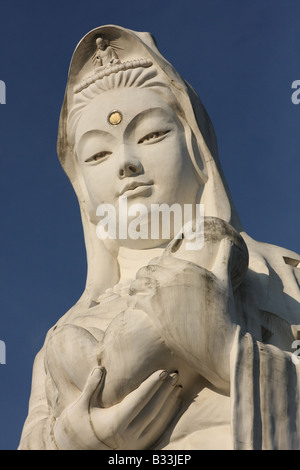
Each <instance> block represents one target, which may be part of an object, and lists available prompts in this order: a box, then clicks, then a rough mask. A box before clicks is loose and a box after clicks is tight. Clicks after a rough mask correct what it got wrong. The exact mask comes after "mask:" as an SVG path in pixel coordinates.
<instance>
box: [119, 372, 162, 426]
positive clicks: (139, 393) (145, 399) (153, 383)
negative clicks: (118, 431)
mask: <svg viewBox="0 0 300 470" xmlns="http://www.w3.org/2000/svg"><path fill="white" fill-rule="evenodd" d="M169 376H170V375H169V373H168V371H165V370H158V371H156V372H154V373H153V374H151V375H150V376H149V377H148V378H147V379H146V380H144V382H142V383H141V385H140V386H139V387H138V388H137V389H136V390H134V391H133V392H131V393H130V394H129V395H127V396H126V397H125V398H124V400H123V401H122V402H121V403H119V404H118V405H116V406H118V407H119V410H118V417H119V419H120V420H121V422H122V423H123V425H124V426H125V427H127V426H129V424H130V423H131V422H132V421H133V420H134V418H136V416H138V415H139V413H141V411H142V410H143V409H144V408H145V406H146V405H147V404H148V403H149V402H150V400H151V399H152V397H153V396H154V395H155V394H156V393H157V391H158V390H159V389H161V388H162V387H163V386H164V384H165V383H166V382H167V379H168V378H169Z"/></svg>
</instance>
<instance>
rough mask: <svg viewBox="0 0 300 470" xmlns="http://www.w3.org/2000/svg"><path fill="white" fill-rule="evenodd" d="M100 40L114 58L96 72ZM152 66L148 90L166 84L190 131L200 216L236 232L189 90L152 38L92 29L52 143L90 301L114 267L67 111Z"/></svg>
mask: <svg viewBox="0 0 300 470" xmlns="http://www.w3.org/2000/svg"><path fill="white" fill-rule="evenodd" d="M99 37H102V38H104V39H105V40H106V44H109V45H110V47H112V48H113V49H114V51H116V53H115V56H117V57H118V60H117V61H116V62H112V63H111V64H110V65H108V66H106V67H103V66H102V67H101V66H100V67H98V68H97V67H96V68H95V54H96V51H97V49H96V47H97V46H96V44H97V42H96V40H97V38H99ZM153 67H154V68H155V70H156V74H155V77H154V78H153V77H152V81H151V80H150V81H149V83H148V84H147V86H148V87H152V86H153V88H155V86H157V82H163V83H165V86H166V96H167V93H168V92H169V91H171V93H172V94H173V96H174V98H175V100H176V102H177V103H178V105H179V106H180V109H181V110H182V115H183V120H184V121H185V123H186V126H185V130H186V134H187V132H188V133H189V136H186V138H187V140H188V141H189V142H187V144H188V145H189V146H190V149H191V150H190V152H189V153H190V156H191V159H192V162H193V164H194V167H195V169H196V171H197V172H198V173H199V174H201V177H202V182H204V188H203V192H202V195H201V200H200V201H198V202H200V203H201V204H204V210H205V216H212V217H218V218H220V219H223V220H225V221H226V222H228V223H230V224H231V225H232V226H233V227H234V228H235V229H237V230H238V231H241V230H242V228H241V224H240V221H239V217H238V215H237V212H236V210H235V207H234V205H233V202H232V199H231V196H230V193H229V190H228V187H227V184H226V181H225V178H224V175H223V172H222V169H221V167H220V163H219V159H218V149H217V140H216V135H215V132H214V129H213V126H212V123H211V121H210V118H209V116H208V114H207V112H206V110H205V108H204V106H203V104H202V103H201V101H200V99H199V97H198V95H197V94H196V93H195V91H194V90H193V88H192V87H191V86H190V85H189V84H188V83H187V82H186V81H185V80H184V79H183V78H182V77H181V76H180V75H179V74H178V72H177V71H176V70H175V69H174V67H173V66H172V65H171V64H170V63H169V62H168V61H167V60H166V59H165V58H164V57H163V56H162V55H161V53H160V52H159V50H158V48H157V46H156V43H155V40H154V38H153V37H152V35H151V34H149V33H141V32H135V31H132V30H129V29H125V28H122V27H119V26H114V25H108V26H101V27H98V28H95V29H93V30H92V31H90V32H89V33H88V34H86V35H85V36H84V37H83V39H82V40H81V41H80V42H79V44H78V45H77V47H76V49H75V52H74V54H73V57H72V60H71V64H70V68H69V74H68V82H67V87H66V92H65V98H64V102H63V106H62V110H61V115H60V121H59V132H58V145H57V149H58V155H59V159H60V161H61V164H62V166H63V168H64V170H65V172H66V174H67V175H68V177H69V179H70V181H71V183H72V185H73V187H74V190H75V192H76V194H77V197H78V200H79V205H80V210H81V217H82V222H83V228H84V236H85V243H86V251H87V266H88V273H87V283H86V291H85V293H86V294H87V293H88V295H89V297H90V299H95V297H97V296H99V295H100V294H101V293H102V292H103V291H104V290H105V288H108V287H111V286H112V285H113V284H115V283H116V282H117V281H118V267H117V264H116V260H115V259H114V257H113V255H112V254H111V253H109V252H108V250H106V249H105V247H104V246H103V243H102V242H101V241H100V240H99V239H98V238H97V236H96V230H95V224H94V223H93V222H92V221H91V220H90V217H89V215H88V209H87V208H88V204H89V202H88V201H89V196H88V194H87V190H86V187H85V183H84V181H83V178H82V175H81V172H80V169H79V167H78V164H77V162H76V156H75V154H74V151H73V146H72V136H71V134H72V129H71V126H70V118H72V113H73V114H75V115H76V113H77V115H80V110H81V109H82V108H83V107H84V102H85V101H86V100H87V101H88V99H89V93H90V91H91V90H92V89H93V87H94V88H95V87H96V85H97V84H98V85H99V84H100V85H99V86H100V88H102V90H101V91H100V92H103V91H105V86H109V85H105V83H106V82H107V81H108V80H110V81H111V82H114V83H115V82H116V81H118V82H119V86H131V83H130V82H129V81H128V80H127V79H124V78H122V76H124V74H125V71H126V70H129V69H135V70H136V74H137V75H138V73H139V71H143V70H146V69H147V68H149V76H150V75H151V72H150V70H151V68H152V70H153ZM126 80H127V83H126V84H125V82H126ZM133 86H134V85H133ZM99 112H101V110H99ZM74 123H75V124H74ZM74 126H76V116H75V118H74V119H73V127H74ZM162 202H163V201H162ZM108 272H110V275H108Z"/></svg>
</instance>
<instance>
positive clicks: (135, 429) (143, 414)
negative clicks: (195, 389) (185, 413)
mask: <svg viewBox="0 0 300 470" xmlns="http://www.w3.org/2000/svg"><path fill="white" fill-rule="evenodd" d="M104 377H105V370H104V368H101V367H99V368H95V369H94V370H93V371H92V373H91V374H90V376H89V377H88V380H87V382H86V385H85V387H84V389H83V391H82V393H81V395H80V397H79V399H78V400H77V401H76V402H75V403H73V404H72V405H70V406H69V407H68V408H67V409H66V410H64V412H63V413H62V414H61V416H60V417H59V418H58V419H57V421H56V423H55V426H54V429H53V436H54V439H55V442H56V444H57V447H58V448H59V449H64V450H75V449H78V450H109V449H120V450H121V449H122V450H130V449H132V450H142V449H147V448H149V447H151V446H152V445H153V444H154V443H155V442H156V441H157V440H158V439H159V438H160V437H161V436H162V435H163V433H164V431H165V430H166V429H167V428H168V426H169V425H170V423H171V421H172V420H173V419H174V417H175V416H176V414H177V413H178V411H179V407H180V402H181V400H180V392H181V386H178V385H177V384H178V374H177V373H174V374H169V373H168V372H166V371H163V370H159V371H156V372H154V373H153V374H152V375H151V376H150V377H148V378H147V379H146V380H145V381H144V382H142V383H141V385H140V386H139V387H138V388H137V389H135V390H133V391H132V392H131V393H129V394H128V395H127V396H126V397H125V398H124V399H123V400H122V401H121V402H120V403H118V404H116V405H114V406H111V407H110V408H101V407H99V404H98V397H99V395H101V389H102V387H103V382H104Z"/></svg>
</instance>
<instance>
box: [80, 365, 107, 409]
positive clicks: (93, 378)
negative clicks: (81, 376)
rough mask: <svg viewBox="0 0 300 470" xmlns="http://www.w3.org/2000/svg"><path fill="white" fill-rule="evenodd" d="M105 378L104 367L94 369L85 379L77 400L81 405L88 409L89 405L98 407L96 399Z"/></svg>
mask: <svg viewBox="0 0 300 470" xmlns="http://www.w3.org/2000/svg"><path fill="white" fill-rule="evenodd" d="M104 377H105V368H104V367H95V368H94V369H93V370H92V372H91V373H90V375H89V376H88V378H87V381H86V384H85V386H84V389H83V391H82V394H81V396H80V398H79V400H80V402H81V405H83V406H84V407H86V408H88V407H89V406H90V404H91V405H96V406H98V403H97V397H98V395H99V393H100V392H101V388H102V386H103V381H104Z"/></svg>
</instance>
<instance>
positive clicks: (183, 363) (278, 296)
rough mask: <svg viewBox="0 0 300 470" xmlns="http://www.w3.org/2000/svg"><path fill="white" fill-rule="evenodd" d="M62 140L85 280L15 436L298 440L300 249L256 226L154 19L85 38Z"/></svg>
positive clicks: (36, 444)
mask: <svg viewBox="0 0 300 470" xmlns="http://www.w3.org/2000/svg"><path fill="white" fill-rule="evenodd" d="M58 154H59V158H60V161H61V163H62V166H63V168H64V170H65V171H66V173H67V175H68V176H69V178H70V181H71V183H72V185H73V187H74V190H75V192H76V194H77V197H78V201H79V205H80V209H81V215H82V223H83V228H84V235H85V243H86V251H87V262H88V274H87V282H86V288H85V290H84V292H83V294H82V296H81V297H80V299H79V300H78V302H77V303H76V305H74V307H73V308H71V309H70V311H68V312H67V313H66V314H65V315H64V316H63V317H62V318H61V319H60V320H59V321H58V322H57V324H56V325H54V326H53V328H51V329H50V331H49V332H48V334H47V336H46V339H45V343H44V346H43V348H42V350H41V351H40V352H39V353H38V355H37V357H36V359H35V363H34V370H33V381H32V393H31V398H30V403H29V412H28V417H27V420H26V422H25V424H24V429H23V433H22V437H21V442H20V445H19V449H45V450H47V449H53V450H55V449H65V450H68V449H95V450H108V449H120V450H121V449H125V450H126V449H136V450H137V449H180V450H183V449H188V450H192V449H300V429H299V427H300V426H299V423H300V420H299V418H300V416H299V400H298V397H299V367H300V366H299V365H298V360H297V356H296V355H295V354H293V352H294V350H293V347H294V346H292V345H293V344H294V341H295V340H298V339H300V334H299V331H300V330H299V324H300V307H299V305H300V293H299V282H300V272H299V266H300V256H299V255H297V254H296V253H293V252H291V251H289V250H286V249H284V248H281V247H276V246H272V245H268V244H265V243H259V242H257V241H255V240H253V239H252V238H251V237H250V236H249V235H248V234H247V233H245V231H244V230H243V227H242V224H241V222H240V219H239V217H238V215H237V212H236V209H235V207H234V204H233V201H232V199H231V196H230V193H229V190H228V187H227V184H226V181H225V179H224V176H223V173H222V170H221V167H220V164H219V160H218V154H217V143H216V137H215V134H214V130H213V127H212V124H211V122H210V120H209V117H208V115H207V113H206V111H205V109H204V108H203V106H202V104H201V101H200V99H199V97H198V96H197V95H196V94H195V92H194V91H193V90H192V88H191V87H190V86H189V85H188V84H187V83H186V82H185V81H184V80H183V79H182V78H181V77H180V76H179V75H178V73H177V72H176V71H175V70H174V68H173V67H172V66H171V64H169V63H168V62H167V61H166V60H165V59H164V58H163V57H162V55H161V54H160V53H159V51H158V49H157V47H156V45H155V44H154V41H153V39H152V36H151V35H150V34H148V33H137V32H134V31H131V30H127V29H124V28H121V27H118V26H103V27H99V28H96V29H95V30H93V31H91V32H89V33H88V34H87V35H86V36H85V37H84V38H83V39H82V40H81V42H80V43H79V44H78V46H77V48H76V50H75V52H74V55H73V58H72V62H71V66H70V70H69V77H68V83H67V88H66V94H65V99H64V103H63V108H62V112H61V118H60V124H59V136H58ZM125 200H126V204H127V205H126V208H127V210H128V218H127V220H126V223H127V225H126V229H127V228H128V227H130V228H131V232H130V233H131V236H129V231H128V232H126V236H123V235H124V220H123V219H122V217H123V216H124V212H123V210H124V207H125V206H124V201H125ZM122 204H123V205H122ZM161 204H165V205H166V207H167V208H169V209H170V208H171V207H173V209H174V211H175V212H176V211H177V212H176V214H178V213H179V212H180V211H181V212H180V214H181V215H182V214H183V213H184V216H185V217H184V220H182V224H181V225H180V228H181V226H182V227H183V228H182V232H183V236H178V226H177V227H176V228H175V223H174V225H170V227H169V228H170V230H169V234H168V235H167V236H166V235H165V234H164V232H163V229H164V219H163V217H161V219H157V218H156V216H157V212H155V210H154V209H153V208H154V207H156V208H157V205H161ZM103 205H105V206H103ZM137 205H139V206H137ZM99 207H100V208H102V209H103V207H104V209H107V210H108V211H110V210H111V213H110V214H114V215H115V219H114V220H111V218H110V219H107V222H108V225H109V224H110V223H112V226H111V227H110V228H111V230H112V232H110V235H112V233H113V235H114V236H110V237H105V236H103V231H102V232H101V230H102V229H99V225H98V223H99V215H104V214H103V213H102V212H101V214H100V211H99ZM137 207H139V208H140V215H139V217H138V218H134V215H135V214H136V213H135V212H134V209H135V210H136V209H137ZM187 207H189V208H190V209H191V212H190V218H188V217H186V212H185V209H186V208H187ZM200 207H203V208H204V214H205V217H204V219H203V218H201V219H200V218H199V219H198V215H199V214H198V210H200ZM175 209H176V210H175ZM143 211H144V212H143ZM178 211H179V212H178ZM175 212H174V214H175ZM167 214H168V211H167ZM169 214H170V212H169ZM126 215H127V213H126ZM154 219H155V221H156V226H155V227H154V228H156V229H157V230H158V231H157V233H156V236H155V237H154V236H150V235H149V226H151V228H152V227H153V226H154V225H153V222H154ZM157 220H160V223H158V222H157ZM174 220H175V215H174ZM199 221H200V223H199V224H198V222H199ZM114 224H115V225H114ZM157 224H158V225H157ZM137 226H139V232H138V231H137ZM102 228H103V227H102ZM146 229H147V230H146ZM101 233H102V236H100V235H101ZM139 233H140V236H137V235H138V234H139ZM142 235H145V236H142ZM146 235H148V236H146ZM198 235H199V239H198V238H197V237H198ZM193 237H194V239H196V238H197V243H198V245H197V247H196V248H197V249H195V245H193V243H192V245H193V246H192V247H191V240H192V241H193V240H194V239H193Z"/></svg>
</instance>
